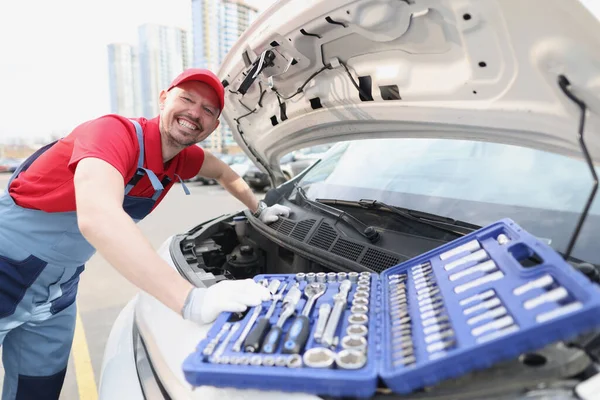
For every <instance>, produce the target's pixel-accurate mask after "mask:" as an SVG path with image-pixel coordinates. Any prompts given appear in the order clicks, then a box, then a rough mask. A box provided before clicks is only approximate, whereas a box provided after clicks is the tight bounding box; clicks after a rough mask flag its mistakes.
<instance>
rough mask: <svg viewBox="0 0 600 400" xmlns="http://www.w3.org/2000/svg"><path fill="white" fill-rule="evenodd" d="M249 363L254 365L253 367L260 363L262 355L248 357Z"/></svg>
mask: <svg viewBox="0 0 600 400" xmlns="http://www.w3.org/2000/svg"><path fill="white" fill-rule="evenodd" d="M250 365H254V366H255V367H258V366H261V365H262V357H261V356H259V355H256V356H252V357H250Z"/></svg>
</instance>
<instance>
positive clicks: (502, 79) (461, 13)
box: [99, 0, 600, 400]
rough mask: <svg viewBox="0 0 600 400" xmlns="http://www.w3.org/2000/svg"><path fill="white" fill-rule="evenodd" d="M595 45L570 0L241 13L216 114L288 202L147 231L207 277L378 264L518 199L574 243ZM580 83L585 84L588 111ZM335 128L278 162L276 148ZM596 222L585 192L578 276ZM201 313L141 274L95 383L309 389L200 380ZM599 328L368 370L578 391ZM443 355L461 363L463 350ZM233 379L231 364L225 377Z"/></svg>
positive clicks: (179, 393)
mask: <svg viewBox="0 0 600 400" xmlns="http://www.w3.org/2000/svg"><path fill="white" fill-rule="evenodd" d="M294 61H295V62H294ZM598 65H600V24H599V23H598V21H597V20H596V19H595V18H594V17H593V16H592V15H591V14H590V13H589V12H588V11H587V10H586V9H585V8H584V6H583V5H582V4H580V3H579V2H577V1H571V2H566V1H564V0H528V1H517V0H514V1H509V0H505V1H481V0H464V1H460V2H457V1H454V0H440V1H436V2H421V1H411V2H405V1H387V2H386V1H380V0H361V1H352V0H316V1H311V2H307V1H303V0H281V1H279V2H277V3H276V4H275V5H273V6H272V7H271V8H269V9H268V10H267V11H266V12H264V13H263V14H261V15H260V16H259V17H258V19H257V20H256V22H254V24H253V25H252V26H251V27H250V28H249V29H248V30H246V31H245V33H244V34H243V35H242V36H241V37H240V39H239V40H238V42H237V43H236V44H235V46H234V47H233V48H232V49H231V51H230V52H229V54H228V56H227V57H226V59H225V60H224V62H223V64H222V66H221V69H220V71H219V72H218V74H219V77H220V78H221V79H223V81H224V82H225V83H226V85H227V90H226V96H227V99H226V106H225V110H224V111H223V117H224V119H225V120H226V122H227V123H228V124H229V125H230V126H232V127H238V128H239V129H233V131H234V137H235V139H236V141H237V142H238V144H239V145H240V146H241V147H242V149H243V150H244V151H245V152H246V154H247V155H248V157H249V158H250V159H251V160H252V161H253V162H254V163H260V164H262V165H264V166H265V168H268V170H269V172H270V173H271V174H272V175H273V177H274V181H275V182H274V185H275V187H274V188H272V189H271V190H269V191H268V192H267V193H266V195H265V201H266V202H267V203H268V204H271V205H272V204H275V203H279V204H283V205H286V206H288V207H290V208H291V210H292V213H291V215H290V216H289V218H280V220H279V221H277V222H275V223H273V224H271V225H265V224H263V223H261V222H260V220H258V219H256V218H254V217H253V216H252V215H251V214H250V213H249V212H248V211H247V210H240V211H239V212H236V213H233V214H228V215H222V216H215V218H214V219H212V220H210V221H198V225H197V226H196V227H194V228H193V229H191V230H190V231H188V232H177V233H176V234H175V235H174V236H172V237H170V238H169V239H168V240H167V241H165V243H164V244H163V245H162V247H160V249H159V250H158V251H159V253H160V255H161V256H162V257H163V258H164V259H165V260H166V261H167V262H168V263H169V264H170V265H171V266H172V267H173V268H174V269H176V270H177V271H178V272H179V273H180V274H181V275H182V276H184V277H186V278H187V279H188V280H189V281H190V282H192V283H193V284H194V285H196V286H200V287H202V286H205V287H208V286H211V285H214V284H215V283H216V282H218V281H220V280H223V279H229V278H235V279H243V278H246V277H253V276H256V275H257V274H284V273H285V274H295V273H299V272H301V273H310V272H317V271H325V272H360V271H370V272H376V273H381V272H383V271H386V270H387V269H389V268H390V267H392V266H395V265H397V264H399V263H401V262H403V261H406V260H411V259H413V258H414V257H417V256H419V255H422V254H423V253H425V252H427V251H429V250H431V249H435V248H438V247H439V246H441V245H443V244H445V243H448V242H450V241H453V240H455V239H457V238H461V237H463V235H465V234H468V233H469V232H473V230H475V229H478V228H479V227H482V226H485V225H487V224H489V223H491V222H494V221H497V220H499V219H501V218H511V219H513V220H514V221H515V222H516V223H518V224H519V225H520V226H521V227H522V228H524V229H525V230H526V231H528V232H530V233H531V234H533V235H536V236H537V237H539V238H540V239H542V240H543V241H544V242H545V243H549V244H550V245H551V246H552V248H553V249H554V250H555V251H556V252H558V253H559V254H560V255H561V256H562V257H567V250H568V248H569V243H570V239H571V238H572V237H573V232H574V231H575V228H576V227H577V226H578V223H579V219H580V216H581V215H582V210H583V208H584V205H585V204H586V202H587V199H588V196H589V194H590V191H591V188H592V187H593V179H592V178H591V173H590V171H591V170H590V168H588V164H587V161H586V154H585V153H584V152H583V151H582V147H581V145H580V142H579V140H578V138H579V135H578V132H579V131H580V130H581V131H582V133H583V126H582V125H581V122H580V121H581V120H582V119H585V120H586V121H588V122H589V125H586V127H587V129H586V130H585V134H584V141H585V143H586V144H587V147H586V148H587V149H589V150H590V154H591V156H590V157H591V162H593V164H594V165H595V166H596V168H597V166H598V165H600V137H599V136H598V135H597V134H595V131H594V130H593V128H592V126H595V127H597V126H598V124H597V122H598V110H597V108H594V107H593V104H598V100H599V97H598V93H599V92H598V82H600V69H599V68H598ZM253 79H254V81H253ZM261 81H262V83H261ZM259 83H261V84H260V85H259ZM573 99H581V100H577V101H589V102H590V107H589V108H588V109H587V113H586V114H585V115H584V114H582V110H581V108H580V107H578V106H577V104H576V103H575V102H574V101H573ZM242 101H243V104H244V105H245V106H246V107H247V108H250V110H252V111H250V110H248V109H246V108H243V107H240V102H242ZM582 115H584V116H583V118H582ZM333 142H337V144H336V145H335V146H334V147H332V148H331V149H330V150H329V151H328V152H327V153H326V154H325V155H324V156H323V157H322V158H321V159H320V161H318V162H316V163H314V164H313V165H312V166H311V167H310V168H308V169H306V170H304V171H303V172H302V173H300V174H299V175H297V176H295V177H294V178H292V179H291V180H289V181H288V182H285V180H286V177H285V175H284V174H283V172H282V170H281V168H280V166H279V160H280V159H281V157H282V155H284V154H286V153H289V152H290V151H291V150H293V149H297V148H298V147H301V146H305V147H310V146H316V145H322V144H325V143H333ZM193 216H194V210H192V209H190V218H193ZM236 217H245V218H246V222H245V224H244V225H243V226H244V227H245V233H244V234H239V231H238V233H237V234H236V231H235V229H234V226H235V225H236V224H237V223H239V218H236ZM234 219H235V220H234ZM242 219H243V218H242ZM364 227H367V228H369V229H363V228H364ZM598 237H600V202H599V201H597V200H596V201H595V202H594V203H593V204H592V205H591V208H590V209H589V213H588V215H587V218H586V219H585V223H584V224H583V225H582V228H581V231H580V232H579V236H578V239H577V241H576V245H575V246H574V248H573V251H572V252H571V253H570V254H569V258H568V262H569V265H570V267H569V266H567V269H568V271H570V273H572V274H573V276H577V277H578V278H577V279H585V280H586V282H589V281H588V280H587V279H591V280H596V278H597V273H598V266H599V265H600V252H599V251H598V245H597V242H598ZM377 238H378V239H379V240H373V239H377ZM242 247H243V249H242ZM242 250H243V251H242ZM524 254H525V253H524ZM526 261H527V262H530V261H531V262H533V261H535V260H529V259H527V260H526ZM525 265H526V264H525V263H524V266H523V268H524V272H523V273H524V274H527V273H530V272H527V271H531V270H530V269H527V267H526V266H525ZM571 267H572V269H571ZM581 272H585V273H586V274H587V275H585V276H584V275H583V274H582V273H581ZM586 276H587V277H589V278H586ZM425 283H427V282H425ZM589 284H590V285H592V283H589ZM417 306H418V305H417ZM399 311H402V310H399ZM434 311H435V310H434ZM419 321H420V319H419V318H418V317H417V316H416V315H413V319H412V322H410V321H409V322H408V323H409V324H410V323H412V326H413V328H414V329H415V330H419V329H422V327H421V325H420V322H419ZM438 323H439V322H438ZM288 326H289V325H288ZM436 326H438V327H439V325H436ZM211 327H212V325H210V324H209V325H203V326H200V325H196V324H194V323H191V322H189V321H184V320H183V319H182V318H181V317H180V316H179V315H177V314H176V313H174V312H173V311H171V310H169V309H168V308H167V307H165V306H164V305H162V304H161V303H159V302H158V301H157V300H155V299H154V298H153V297H151V296H149V295H148V294H146V293H143V292H142V293H139V295H137V296H136V297H135V298H134V299H133V300H132V301H131V302H130V303H129V304H128V305H127V306H126V307H125V308H124V309H123V310H122V312H121V314H120V315H119V317H118V318H117V320H116V321H115V324H114V327H113V329H112V332H111V334H110V337H109V339H108V342H107V345H106V352H105V357H104V362H103V365H102V374H101V381H100V389H99V395H100V399H117V398H123V399H129V400H137V399H144V398H153V399H154V398H159V399H163V398H164V399H167V398H169V399H246V400H253V399H256V400H266V399H281V398H290V399H292V398H293V399H297V400H304V399H307V400H308V399H316V398H318V396H315V395H311V394H306V393H287V392H284V391H281V389H277V390H275V389H273V388H271V389H272V390H254V389H253V390H246V389H232V388H218V387H216V386H209V385H205V386H200V387H197V388H192V386H191V385H190V384H189V383H188V381H187V380H186V378H185V376H184V373H183V370H182V365H183V363H184V360H185V359H186V358H187V357H188V356H190V354H192V353H193V352H194V351H195V350H196V348H197V346H198V344H199V343H200V341H201V340H203V339H204V338H206V335H207V333H208V332H209V330H210V329H211ZM565 328H566V327H565ZM286 329H287V328H286ZM467 331H468V329H467V330H466V332H467ZM408 335H410V331H409V333H408ZM538 337H539V340H538V339H532V340H533V345H535V343H538V344H541V343H542V342H541V338H542V337H543V334H542V332H540V335H538ZM599 343H600V333H599V332H598V331H591V332H588V333H587V334H586V335H584V336H578V337H575V338H573V339H571V340H569V341H568V342H563V341H559V342H554V343H552V344H549V345H547V346H546V347H544V348H542V349H538V350H536V351H535V352H533V353H527V354H522V356H520V357H518V358H517V357H515V358H511V359H509V360H506V361H505V362H503V363H500V364H495V363H490V365H489V366H487V369H485V370H480V371H477V372H474V373H470V374H467V375H463V376H461V377H460V378H458V379H455V380H449V381H445V382H442V383H438V384H435V385H433V384H432V385H431V386H428V387H426V388H424V389H423V390H421V391H419V392H416V393H413V394H412V395H409V396H403V397H399V396H397V395H395V394H394V393H391V391H390V390H389V388H387V387H386V386H385V384H384V383H383V382H379V388H378V392H377V395H376V398H377V399H395V398H398V399H400V398H411V399H423V400H426V399H442V398H444V399H486V400H493V399H500V398H502V399H524V398H527V399H542V398H561V399H567V398H569V399H571V398H577V397H576V394H575V393H576V390H577V391H578V392H577V393H581V391H583V390H584V386H582V381H584V380H587V379H588V378H592V379H599V376H598V372H597V371H598V370H599V369H598V367H599V365H598V354H600V348H599V347H600V345H599ZM540 347H541V346H540ZM519 349H522V348H521V347H519ZM417 350H418V352H419V354H418V355H419V356H420V357H423V359H425V360H427V357H428V356H427V352H426V351H425V350H424V349H423V348H419V349H417ZM506 350H509V349H508V348H507V349H506ZM513 350H514V349H513ZM451 351H452V350H450V352H451ZM450 352H448V353H444V352H441V354H440V353H436V356H439V357H444V356H445V355H447V354H451V353H450ZM497 353H502V351H501V350H500V349H499V350H498V352H497ZM421 354H422V355H421ZM495 355H497V354H495V353H494V354H481V355H479V356H478V360H479V361H481V357H483V358H484V360H485V357H488V356H490V357H491V356H495ZM432 357H433V355H432ZM382 362H383V361H382ZM424 362H425V363H428V361H424ZM427 365H429V364H427ZM265 368H267V367H265ZM279 368H282V367H268V369H265V377H266V376H273V375H276V374H283V373H288V372H289V371H288V372H286V371H287V370H282V369H279ZM399 368H402V367H399ZM224 369H227V368H226V366H223V365H215V368H214V371H220V370H224ZM303 371H304V369H302V368H300V369H298V370H297V376H296V377H295V378H294V379H296V381H295V382H297V381H298V380H302V379H304V380H303V382H305V383H306V385H308V386H309V385H312V384H313V383H315V382H319V381H320V380H321V379H324V378H325V377H326V376H330V375H331V374H332V373H335V372H336V371H335V370H332V369H322V370H319V373H315V374H314V375H313V376H312V377H311V379H306V378H302V374H303ZM448 371H452V372H453V373H454V374H458V375H460V374H461V373H463V372H466V371H465V366H464V365H462V364H455V365H452V366H449V367H448ZM321 377H323V378H321ZM429 378H431V379H429ZM240 379H241V377H240V376H239V375H237V376H236V375H233V374H232V376H231V377H230V378H228V379H227V380H226V381H227V382H225V383H230V384H231V383H235V382H240ZM261 379H262V378H261ZM435 379H436V376H433V375H429V377H428V378H427V380H428V382H435ZM244 382H245V383H248V382H247V381H244ZM244 382H240V384H243V383H244ZM222 383H223V382H222ZM586 383H587V385H588V387H591V384H590V382H589V381H587V382H586ZM592 384H593V382H592ZM578 385H579V386H578ZM576 387H578V388H579V389H576ZM597 387H598V386H597V385H596V391H595V393H594V392H592V391H590V393H591V394H590V396H589V397H585V399H591V398H594V397H592V395H593V394H595V395H597V393H598V389H597ZM589 390H591V389H589ZM580 398H584V397H580ZM595 398H597V397H595Z"/></svg>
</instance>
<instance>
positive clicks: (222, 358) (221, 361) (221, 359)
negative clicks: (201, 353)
mask: <svg viewBox="0 0 600 400" xmlns="http://www.w3.org/2000/svg"><path fill="white" fill-rule="evenodd" d="M218 358H219V364H229V363H230V362H231V360H230V359H229V356H219V357H218Z"/></svg>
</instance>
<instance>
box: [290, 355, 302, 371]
mask: <svg viewBox="0 0 600 400" xmlns="http://www.w3.org/2000/svg"><path fill="white" fill-rule="evenodd" d="M287 367H288V368H300V367H302V357H300V355H298V354H293V355H291V356H289V357H288V358H287Z"/></svg>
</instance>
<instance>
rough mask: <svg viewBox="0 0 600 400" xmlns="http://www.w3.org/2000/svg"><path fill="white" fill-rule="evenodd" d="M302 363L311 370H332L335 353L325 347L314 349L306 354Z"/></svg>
mask: <svg viewBox="0 0 600 400" xmlns="http://www.w3.org/2000/svg"><path fill="white" fill-rule="evenodd" d="M302 361H304V365H306V366H307V367H310V368H331V366H332V365H333V362H334V361H335V353H334V352H333V351H331V350H329V349H327V348H325V347H314V348H312V349H309V350H307V351H306V352H305V353H304V355H303V356H302Z"/></svg>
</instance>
